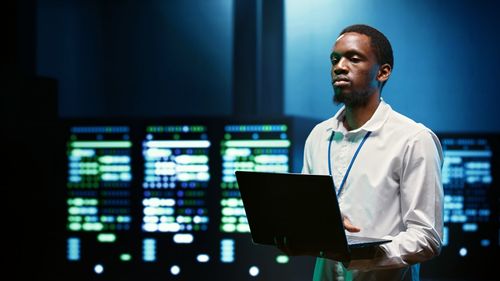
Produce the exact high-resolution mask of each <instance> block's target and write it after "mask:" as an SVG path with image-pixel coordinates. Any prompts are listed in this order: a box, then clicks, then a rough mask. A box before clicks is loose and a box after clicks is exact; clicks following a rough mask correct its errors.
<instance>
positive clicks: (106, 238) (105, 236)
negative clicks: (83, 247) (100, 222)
mask: <svg viewBox="0 0 500 281" xmlns="http://www.w3.org/2000/svg"><path fill="white" fill-rule="evenodd" d="M97 241H99V242H102V243H113V242H115V241H116V235H115V234H113V233H100V234H99V235H97Z"/></svg>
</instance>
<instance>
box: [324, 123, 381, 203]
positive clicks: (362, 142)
mask: <svg viewBox="0 0 500 281" xmlns="http://www.w3.org/2000/svg"><path fill="white" fill-rule="evenodd" d="M371 133H372V132H367V133H366V135H365V137H364V138H363V140H361V143H359V146H358V148H357V149H356V152H354V156H352V159H351V163H349V167H347V171H346V172H345V175H344V178H343V179H342V182H341V183H340V188H339V191H338V192H337V197H339V195H340V193H341V192H342V189H343V188H344V184H345V181H346V180H347V177H348V176H349V172H351V168H352V164H354V160H356V157H358V153H359V151H360V150H361V147H362V146H363V144H364V143H365V141H366V139H367V138H368V137H369V136H370V134H371ZM333 136H335V131H332V135H331V136H330V142H329V143H328V172H329V173H330V176H331V175H332V164H331V162H332V161H331V159H330V158H331V156H330V155H331V154H330V151H331V149H332V141H333Z"/></svg>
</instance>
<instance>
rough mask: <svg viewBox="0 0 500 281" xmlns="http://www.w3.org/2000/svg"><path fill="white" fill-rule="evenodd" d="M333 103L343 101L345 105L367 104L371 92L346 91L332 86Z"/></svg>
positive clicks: (358, 105)
mask: <svg viewBox="0 0 500 281" xmlns="http://www.w3.org/2000/svg"><path fill="white" fill-rule="evenodd" d="M333 92H334V94H333V103H334V104H335V105H339V104H341V103H343V104H344V105H345V106H347V107H363V106H366V105H367V104H368V101H369V100H370V95H371V92H370V91H369V90H366V91H361V92H359V91H358V92H354V91H353V92H350V93H346V92H344V91H342V90H340V89H335V88H333Z"/></svg>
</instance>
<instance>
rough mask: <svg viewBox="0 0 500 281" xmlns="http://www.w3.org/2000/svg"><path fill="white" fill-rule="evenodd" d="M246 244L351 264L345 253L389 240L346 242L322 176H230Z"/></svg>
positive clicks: (335, 203) (328, 180) (328, 182)
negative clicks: (282, 247) (280, 247)
mask: <svg viewBox="0 0 500 281" xmlns="http://www.w3.org/2000/svg"><path fill="white" fill-rule="evenodd" d="M235 175H236V179H237V182H238V187H239V191H240V194H241V198H242V201H243V207H244V208H245V213H246V216H247V219H248V224H249V227H250V233H251V236H252V241H253V243H255V244H260V245H272V246H277V243H283V242H284V241H285V240H286V245H287V246H288V247H289V248H291V249H292V248H293V249H296V250H298V251H299V252H307V253H308V254H307V255H314V256H318V257H326V258H331V259H334V260H339V261H348V260H351V251H352V250H353V249H361V248H367V247H373V246H376V245H380V244H383V243H388V242H391V240H386V239H377V238H371V237H359V236H348V235H346V233H345V230H344V225H343V223H342V216H341V213H340V209H339V204H338V201H337V196H336V194H335V188H334V183H333V179H332V177H331V176H326V175H309V174H294V173H269V172H253V171H236V172H235Z"/></svg>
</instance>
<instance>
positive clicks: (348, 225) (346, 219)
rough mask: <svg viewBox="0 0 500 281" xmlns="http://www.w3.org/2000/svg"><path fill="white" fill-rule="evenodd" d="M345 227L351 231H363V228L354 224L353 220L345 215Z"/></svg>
mask: <svg viewBox="0 0 500 281" xmlns="http://www.w3.org/2000/svg"><path fill="white" fill-rule="evenodd" d="M344 227H345V229H346V230H347V231H349V232H360V231H361V228H359V227H357V226H354V225H352V223H351V221H350V220H349V219H348V218H347V217H344Z"/></svg>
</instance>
